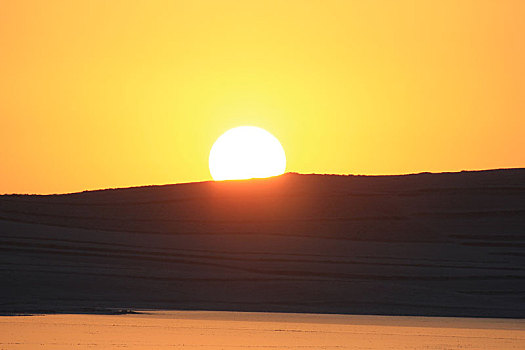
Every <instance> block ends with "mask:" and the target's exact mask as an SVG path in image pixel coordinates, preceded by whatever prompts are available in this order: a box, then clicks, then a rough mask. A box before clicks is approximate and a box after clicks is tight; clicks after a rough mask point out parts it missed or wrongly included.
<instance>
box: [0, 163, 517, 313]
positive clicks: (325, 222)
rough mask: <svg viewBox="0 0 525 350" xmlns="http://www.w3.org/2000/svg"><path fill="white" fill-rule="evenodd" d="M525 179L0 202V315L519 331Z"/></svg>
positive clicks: (453, 176)
mask: <svg viewBox="0 0 525 350" xmlns="http://www.w3.org/2000/svg"><path fill="white" fill-rule="evenodd" d="M524 248H525V169H507V170H490V171H476V172H461V173H443V174H417V175H404V176H335V175H298V174H285V175H283V176H280V177H276V178H269V179H261V180H250V181H238V182H223V183H214V182H203V183H191V184H178V185H166V186H150V187H137V188H128V189H111V190H102V191H91V192H83V193H75V194H67V195H51V196H38V195H4V196H0V266H1V269H0V281H1V283H2V288H0V312H3V313H14V312H96V311H98V310H104V309H107V308H135V309H144V308H150V309H151V308H153V309H208V310H240V311H284V312H323V313H356V314H388V315H434V316H482V317H517V318H521V317H525V308H524V307H523V305H525V264H524V263H525V249H524Z"/></svg>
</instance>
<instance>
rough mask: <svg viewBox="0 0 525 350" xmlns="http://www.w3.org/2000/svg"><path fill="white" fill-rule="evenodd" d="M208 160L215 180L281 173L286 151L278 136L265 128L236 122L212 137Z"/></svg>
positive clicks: (260, 176)
mask: <svg viewBox="0 0 525 350" xmlns="http://www.w3.org/2000/svg"><path fill="white" fill-rule="evenodd" d="M209 164H210V173H211V176H212V177H213V179H214V180H215V181H221V180H242V179H253V178H263V177H269V176H276V175H281V174H283V173H284V171H285V169H286V155H285V153H284V149H283V146H281V143H280V142H279V140H277V139H276V138H275V136H273V135H272V134H270V133H269V132H268V131H266V130H264V129H261V128H258V127H255V126H239V127H236V128H233V129H230V130H228V131H226V132H225V133H224V134H222V135H221V136H220V137H219V138H218V139H217V141H215V143H214V144H213V146H212V148H211V151H210V159H209Z"/></svg>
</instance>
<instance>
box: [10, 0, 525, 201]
mask: <svg viewBox="0 0 525 350" xmlns="http://www.w3.org/2000/svg"><path fill="white" fill-rule="evenodd" d="M524 18H525V1H521V0H516V1H492V0H490V1H483V0H475V1H466V0H463V1H456V0H454V1H422V0H421V1H386V0H385V1H346V0H343V1H307V0H300V1H268V0H264V1H243V0H239V1H223V0H221V1H214V0H213V1H212V0H210V1H173V0H170V1H70V0H65V1H53V0H49V1H24V0H20V1H18V0H17V1H0V118H1V124H0V150H1V151H0V193H13V192H18V193H55V192H70V191H79V190H84V189H96V188H106V187H122V186H134V185H144V184H163V183H176V182H187V181H201V180H209V179H211V177H210V173H209V170H208V153H209V150H210V148H211V146H212V144H213V142H214V141H215V139H216V138H217V137H218V136H219V135H220V134H222V133H223V132H225V131H226V130H228V129H229V128H232V127H235V126H239V125H255V126H259V127H262V128H265V129H266V130H268V131H270V132H271V133H272V134H274V135H275V136H276V137H277V138H278V139H279V140H280V141H281V143H282V145H283V147H284V149H285V151H286V154H287V158H288V165H287V171H295V172H304V173H310V172H317V173H342V174H348V173H359V174H398V173H409V172H421V171H455V170H462V169H487V168H500V167H523V166H525V141H524V140H525V137H524V136H523V135H524V134H525V116H524V111H525V64H524V62H525V45H524V41H523V40H524V39H523V36H524V34H525V21H524V20H523V19H524Z"/></svg>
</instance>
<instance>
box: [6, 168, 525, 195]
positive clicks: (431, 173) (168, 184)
mask: <svg viewBox="0 0 525 350" xmlns="http://www.w3.org/2000/svg"><path fill="white" fill-rule="evenodd" d="M503 170H525V167H516V168H491V169H473V170H457V171H441V172H432V171H421V172H416V173H402V174H373V175H369V174H338V173H300V172H295V171H287V172H284V173H283V174H280V175H275V176H269V177H260V178H250V179H236V180H221V181H215V180H203V181H188V182H176V183H164V184H149V185H148V184H143V185H134V186H128V187H107V188H96V189H86V190H80V191H73V192H61V193H0V196H61V195H71V194H81V193H88V192H100V191H110V190H126V189H137V188H146V187H162V186H177V185H192V184H204V183H232V182H240V181H243V182H246V181H257V180H266V179H272V178H278V177H280V176H286V175H300V176H334V177H335V176H339V177H395V176H414V175H439V174H460V173H475V172H489V171H503Z"/></svg>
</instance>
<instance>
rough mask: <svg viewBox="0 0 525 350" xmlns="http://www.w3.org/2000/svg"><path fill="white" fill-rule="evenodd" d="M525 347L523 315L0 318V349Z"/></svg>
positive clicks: (188, 313) (166, 313) (201, 314)
mask: <svg viewBox="0 0 525 350" xmlns="http://www.w3.org/2000/svg"><path fill="white" fill-rule="evenodd" d="M72 348H75V349H114V348H125V349H133V350H138V349H189V350H190V349H213V350H219V349H221V350H229V349H244V348H248V349H457V348H461V349H498V350H500V349H525V320H503V319H467V318H463V319H462V318H438V317H385V316H345V315H311V314H268V313H239V312H194V311H181V312H179V311H177V312H172V311H155V312H147V313H145V314H128V315H43V316H30V317H28V316H6V317H0V349H2V350H10V349H53V350H62V349H72Z"/></svg>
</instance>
